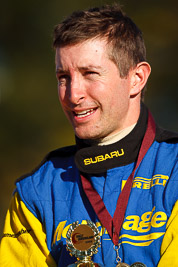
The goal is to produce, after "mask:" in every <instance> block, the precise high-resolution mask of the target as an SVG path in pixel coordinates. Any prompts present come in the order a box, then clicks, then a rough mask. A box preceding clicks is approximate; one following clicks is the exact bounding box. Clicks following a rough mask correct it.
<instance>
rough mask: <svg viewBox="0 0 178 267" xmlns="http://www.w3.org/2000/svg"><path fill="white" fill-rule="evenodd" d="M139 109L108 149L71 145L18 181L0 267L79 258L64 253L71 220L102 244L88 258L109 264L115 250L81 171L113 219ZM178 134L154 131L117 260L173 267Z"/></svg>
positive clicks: (136, 141)
mask: <svg viewBox="0 0 178 267" xmlns="http://www.w3.org/2000/svg"><path fill="white" fill-rule="evenodd" d="M147 117H148V111H147V108H146V107H145V106H144V105H142V109H141V114H140V117H139V120H138V122H137V124H136V126H135V127H134V129H133V130H132V131H131V133H129V134H128V135H127V136H126V137H124V138H123V139H122V140H120V141H118V142H116V143H114V144H111V145H106V146H89V145H86V144H85V143H84V142H83V141H82V140H79V139H77V138H76V145H75V146H70V147H66V148H61V149H58V150H55V151H53V152H51V153H49V154H48V155H47V157H46V158H45V159H44V161H43V162H42V163H41V165H40V166H39V167H38V168H37V169H36V170H35V171H33V172H32V173H31V174H29V175H26V176H24V177H22V178H21V179H19V180H18V181H17V182H16V190H15V192H14V195H13V198H12V201H11V205H10V208H9V210H8V213H7V216H6V220H5V227H4V234H3V238H2V241H1V251H0V266H14V265H15V266H18V267H21V266H51V267H52V266H61V267H65V266H68V265H69V264H71V263H74V262H75V261H76V259H75V258H74V257H71V256H70V255H69V252H68V251H67V250H66V233H67V230H68V229H69V226H70V225H71V224H72V223H73V222H75V221H79V223H85V222H86V220H91V221H93V222H94V223H95V224H96V226H97V227H98V229H99V231H100V237H101V247H100V248H99V249H98V253H97V254H95V255H94V256H93V259H92V260H93V261H94V262H96V263H98V264H101V265H102V266H107V267H114V266H116V265H117V263H116V252H115V250H114V249H113V243H112V241H111V239H110V237H109V235H108V233H107V230H106V229H105V228H104V227H103V226H102V224H101V222H100V221H99V220H98V218H97V215H96V214H95V212H94V210H93V208H92V206H91V204H90V202H89V200H88V199H87V197H86V195H85V193H84V191H83V188H82V184H81V179H80V172H82V173H85V175H86V176H87V178H88V179H89V180H90V182H91V184H92V186H93V187H94V188H95V190H96V191H97V192H98V193H99V195H100V196H101V198H102V200H103V202H104V204H105V206H106V208H107V210H108V211H109V213H110V215H111V216H113V214H114V211H115V208H116V203H117V199H118V196H119V194H120V192H121V190H122V188H123V187H124V185H125V183H126V181H127V178H128V177H129V175H130V174H131V172H132V170H133V168H134V165H135V161H136V159H137V156H138V153H139V149H140V146H141V142H142V139H143V136H144V133H145V130H146V126H147ZM177 141H178V135H177V134H174V133H171V132H168V131H165V130H163V129H161V128H159V127H158V126H157V128H156V137H155V140H154V142H153V144H152V145H151V147H150V148H149V150H148V152H147V153H146V155H145V157H144V159H143V160H142V162H141V164H140V165H139V167H138V168H137V169H136V172H135V175H134V180H133V184H132V189H131V194H130V198H129V202H128V205H127V209H126V213H125V218H124V222H123V225H122V229H121V231H120V238H119V244H120V248H119V256H120V258H121V259H122V261H123V262H125V263H127V264H129V265H130V264H132V263H134V262H138V261H139V262H142V263H144V264H145V265H146V266H147V267H155V266H158V267H163V266H166V265H170V266H178V257H177V248H178V201H177V200H178V164H177V151H178V146H177Z"/></svg>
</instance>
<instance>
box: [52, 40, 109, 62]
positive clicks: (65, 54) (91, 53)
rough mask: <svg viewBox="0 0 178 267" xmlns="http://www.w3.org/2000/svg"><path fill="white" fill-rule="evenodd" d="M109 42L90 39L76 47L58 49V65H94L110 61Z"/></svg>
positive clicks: (75, 45) (68, 46) (69, 46)
mask: <svg viewBox="0 0 178 267" xmlns="http://www.w3.org/2000/svg"><path fill="white" fill-rule="evenodd" d="M107 46H108V45H107V42H106V41H105V40H103V39H90V40H87V41H84V42H81V43H77V44H74V45H67V46H64V47H58V48H57V49H56V65H58V66H61V67H62V66H64V65H66V64H67V65H75V64H79V65H81V64H82V66H85V65H93V64H94V63H95V64H97V63H99V64H103V63H104V62H105V61H107V60H109V57H108V53H107Z"/></svg>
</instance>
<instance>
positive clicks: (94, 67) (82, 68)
mask: <svg viewBox="0 0 178 267" xmlns="http://www.w3.org/2000/svg"><path fill="white" fill-rule="evenodd" d="M78 69H79V70H83V71H84V70H90V69H94V70H102V67H101V66H94V65H89V66H86V67H78ZM66 72H69V71H68V70H63V69H62V68H57V69H56V73H61V74H62V73H66Z"/></svg>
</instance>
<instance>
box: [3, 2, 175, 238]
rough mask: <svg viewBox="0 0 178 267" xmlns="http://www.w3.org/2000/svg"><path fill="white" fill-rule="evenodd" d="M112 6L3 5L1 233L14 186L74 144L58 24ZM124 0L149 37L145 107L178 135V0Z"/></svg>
mask: <svg viewBox="0 0 178 267" xmlns="http://www.w3.org/2000/svg"><path fill="white" fill-rule="evenodd" d="M112 2H113V1H101V0H95V1H94V0H75V1H72V0H64V1H61V0H58V1H57V0H51V1H49V0H47V1H42V0H38V1H37V0H31V1H29V0H27V1H22V0H16V1H13V0H7V1H3V2H2V3H1V8H0V116H1V123H0V127H1V129H0V153H1V156H0V164H1V166H0V233H1V232H2V228H3V221H4V217H5V213H6V210H7V208H8V205H9V201H10V198H11V195H12V192H13V190H14V181H15V180H16V179H17V178H18V177H19V176H21V175H22V174H24V173H27V172H29V171H31V170H32V169H33V168H34V167H35V166H36V165H38V164H39V163H40V161H41V160H42V158H43V157H44V155H45V154H47V153H48V152H49V151H50V150H53V149H55V148H58V147H61V146H65V145H69V144H72V143H74V138H73V132H72V128H71V126H70V125H69V123H68V122H67V120H66V119H65V117H64V115H63V112H62V110H61V108H60V105H59V103H58V96H57V85H56V78H55V65H54V51H53V49H52V32H53V28H54V25H56V24H58V23H59V22H60V21H61V20H62V19H63V18H64V17H65V16H67V15H69V14H70V13H71V12H72V11H74V10H77V9H83V8H88V7H92V6H95V5H102V4H104V3H112ZM116 2H117V1H116ZM119 2H120V3H121V4H122V5H123V9H124V11H126V13H127V14H128V15H129V16H131V17H132V19H133V20H134V21H135V22H136V24H137V25H138V26H139V27H140V28H141V30H142V31H143V34H144V38H145V42H146V46H147V59H148V62H149V63H150V64H151V66H152V74H151V77H150V79H149V82H148V89H147V93H146V99H145V102H146V104H147V105H148V106H149V107H150V109H151V111H152V113H153V115H154V116H155V118H156V121H157V122H158V123H159V124H160V125H161V126H162V127H165V128H168V129H170V130H173V131H178V124H177V111H178V105H177V96H178V90H177V87H178V78H177V76H178V52H177V48H178V15H177V14H178V1H173V0H169V1H164V0H160V1H159V0H144V1H143V0H142V1H139V0H137V1H136V0H130V1H129V0H122V1H119ZM165 164H166V162H165Z"/></svg>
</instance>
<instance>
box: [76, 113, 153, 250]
mask: <svg viewBox="0 0 178 267" xmlns="http://www.w3.org/2000/svg"><path fill="white" fill-rule="evenodd" d="M155 134H156V125H155V122H154V119H153V117H152V115H151V113H150V112H149V113H148V124H147V129H146V132H145V135H144V138H143V141H142V144H141V148H140V151H139V154H138V158H137V162H136V165H135V168H134V170H133V171H132V173H131V175H130V176H129V178H128V179H127V182H126V184H125V186H124V188H123V190H122V191H121V193H120V195H119V198H118V200H117V205H116V209H115V212H114V216H113V218H112V216H111V215H110V214H109V212H108V210H107V209H106V207H105V205H104V202H103V200H102V198H101V197H100V195H99V194H98V192H97V191H96V190H95V189H94V188H93V186H92V185H91V183H90V181H89V180H88V179H87V178H86V177H84V176H83V175H82V174H81V175H80V176H81V181H82V186H83V189H84V191H85V194H86V195H87V197H88V199H89V201H90V203H91V205H92V207H93V209H94V211H95V213H96V214H97V216H98V218H99V220H100V222H101V223H102V225H103V226H104V227H105V228H106V230H107V231H108V234H109V236H110V238H111V239H112V241H113V243H114V245H115V246H117V245H118V243H119V233H120V230H121V227H122V223H123V220H124V216H125V211H126V208H127V203H128V200H129V196H130V192H131V188H132V182H133V178H134V174H135V170H136V169H137V168H138V166H139V165H140V163H141V161H142V159H143V158H144V156H145V155H146V153H147V151H148V149H149V148H150V146H151V145H152V143H153V141H154V139H155Z"/></svg>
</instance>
